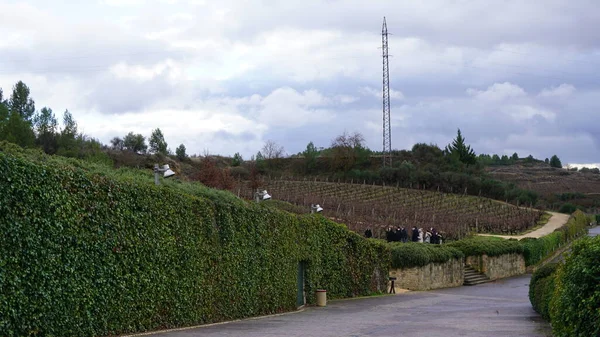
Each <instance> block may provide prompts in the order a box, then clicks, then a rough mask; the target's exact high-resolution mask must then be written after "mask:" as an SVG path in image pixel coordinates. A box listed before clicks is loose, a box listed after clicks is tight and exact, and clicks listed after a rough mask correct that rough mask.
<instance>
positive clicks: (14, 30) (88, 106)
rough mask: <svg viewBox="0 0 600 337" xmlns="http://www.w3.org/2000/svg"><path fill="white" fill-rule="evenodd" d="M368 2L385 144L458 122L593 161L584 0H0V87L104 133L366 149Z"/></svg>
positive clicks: (490, 149) (373, 139) (375, 106)
mask: <svg viewBox="0 0 600 337" xmlns="http://www.w3.org/2000/svg"><path fill="white" fill-rule="evenodd" d="M383 16H386V17H387V23H388V29H389V31H390V33H392V34H393V35H391V36H390V42H389V44H390V55H392V57H390V82H391V88H392V101H391V105H392V147H393V148H397V149H406V148H410V147H412V145H413V144H415V143H417V142H426V143H436V144H438V145H439V146H441V147H443V146H445V145H446V144H447V143H448V142H450V141H451V139H452V138H453V137H454V136H455V134H456V129H457V128H461V130H462V131H463V134H464V135H465V136H466V138H467V142H468V143H470V144H471V145H472V147H473V148H474V149H475V151H476V152H477V153H498V154H509V155H510V154H512V153H513V152H517V153H518V154H519V155H521V156H523V157H524V156H527V155H529V154H532V155H533V156H534V157H537V158H546V157H550V156H551V155H552V154H555V153H556V154H557V155H558V156H559V157H560V158H561V159H562V161H563V163H597V162H600V123H599V122H598V119H597V117H598V116H599V112H600V76H599V75H600V71H599V69H600V34H598V32H599V31H600V7H599V5H598V3H597V0H538V1H535V0H531V1H522V0H514V1H513V0H498V1H491V0H490V1H485V0H481V1H479V0H477V1H475V0H422V1H392V0H386V1H382V0H370V1H364V0H363V1H358V0H302V1H300V0H285V1H275V0H263V1H259V0H219V1H213V0H155V1H151V0H122V1H119V0H90V1H85V2H84V1H75V0H62V1H59V0H52V1H48V0H39V1H33V0H30V1H12V0H0V55H1V57H0V87H2V88H3V89H4V92H5V95H8V94H9V93H10V91H11V88H12V86H13V85H14V83H15V82H17V81H19V80H23V81H24V82H25V83H26V84H27V85H28V86H29V87H30V88H31V94H32V97H33V98H34V100H35V101H36V107H37V109H41V107H43V106H48V107H50V108H52V109H53V110H54V111H55V113H57V114H58V115H59V116H62V112H63V111H64V110H65V109H69V111H71V112H72V113H73V115H74V117H75V119H76V120H77V122H78V123H79V126H80V131H83V132H84V133H86V134H87V135H90V136H92V137H95V138H98V139H99V140H101V141H102V142H104V143H108V141H109V140H110V139H111V138H112V137H114V136H124V135H125V134H126V133H127V132H129V131H134V132H136V133H142V134H144V135H146V136H149V135H150V133H151V130H152V129H154V128H157V127H160V128H161V130H162V131H163V133H164V134H165V138H166V140H167V142H168V143H169V147H170V148H171V149H173V150H174V149H175V148H176V147H177V145H179V144H181V143H183V144H185V146H186V147H187V149H188V153H189V154H193V153H197V154H202V153H205V152H209V153H211V154H223V155H232V154H233V153H235V152H240V153H242V155H243V156H244V157H245V158H248V157H249V156H250V155H252V154H254V153H256V152H257V151H258V150H260V148H261V147H262V145H263V144H264V142H265V141H266V140H273V141H275V142H277V143H279V144H281V145H283V146H284V147H285V150H286V152H287V153H288V154H293V153H297V152H300V151H302V150H303V149H304V148H305V147H306V144H307V143H308V142H309V141H313V142H314V143H315V145H316V146H324V147H326V146H329V145H330V143H331V139H332V138H334V137H335V136H336V135H338V134H340V133H342V132H344V130H347V131H349V132H353V131H359V132H361V133H362V134H363V135H364V136H365V139H366V142H367V145H368V146H369V147H370V148H372V149H375V150H381V147H382V131H381V128H382V125H381V124H382V112H381V98H380V95H381V72H382V71H381V68H382V65H381V24H382V19H383Z"/></svg>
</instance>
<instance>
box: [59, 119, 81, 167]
mask: <svg viewBox="0 0 600 337" xmlns="http://www.w3.org/2000/svg"><path fill="white" fill-rule="evenodd" d="M76 148H77V122H76V121H75V118H73V115H72V114H71V113H70V112H69V110H65V112H64V114H63V129H62V130H61V132H60V135H59V137H58V151H57V152H58V153H59V154H60V155H62V156H67V157H76V156H77V149H76Z"/></svg>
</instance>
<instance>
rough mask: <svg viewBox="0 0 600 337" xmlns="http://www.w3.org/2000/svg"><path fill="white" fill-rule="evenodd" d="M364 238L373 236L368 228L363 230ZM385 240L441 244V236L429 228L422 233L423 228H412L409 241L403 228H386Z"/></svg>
mask: <svg viewBox="0 0 600 337" xmlns="http://www.w3.org/2000/svg"><path fill="white" fill-rule="evenodd" d="M365 236H366V237H367V238H370V237H372V236H373V232H372V231H371V229H370V228H367V230H365ZM385 239H386V240H387V242H408V241H412V242H425V243H433V244H441V243H442V235H441V234H440V233H439V232H438V231H437V230H435V228H433V227H431V228H429V229H428V230H426V231H425V232H423V228H419V229H417V227H413V228H412V230H411V235H410V239H409V235H408V231H407V230H406V228H404V227H397V228H393V227H388V229H387V230H386V231H385Z"/></svg>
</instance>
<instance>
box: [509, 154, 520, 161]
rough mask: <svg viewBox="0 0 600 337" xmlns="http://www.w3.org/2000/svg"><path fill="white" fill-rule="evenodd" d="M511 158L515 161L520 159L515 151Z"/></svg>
mask: <svg viewBox="0 0 600 337" xmlns="http://www.w3.org/2000/svg"><path fill="white" fill-rule="evenodd" d="M510 159H512V160H513V161H517V160H519V155H518V154H517V153H516V152H515V153H513V155H512V157H510Z"/></svg>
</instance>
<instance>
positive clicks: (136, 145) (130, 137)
mask: <svg viewBox="0 0 600 337" xmlns="http://www.w3.org/2000/svg"><path fill="white" fill-rule="evenodd" d="M123 146H124V148H125V149H126V150H129V151H132V152H135V153H146V150H148V145H146V138H145V137H144V136H142V135H141V134H134V133H133V132H129V133H128V134H127V136H125V138H123Z"/></svg>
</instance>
